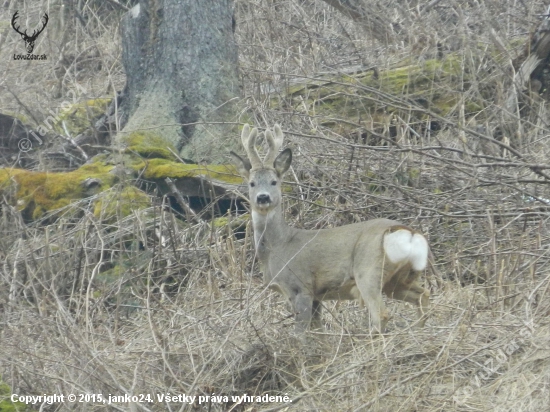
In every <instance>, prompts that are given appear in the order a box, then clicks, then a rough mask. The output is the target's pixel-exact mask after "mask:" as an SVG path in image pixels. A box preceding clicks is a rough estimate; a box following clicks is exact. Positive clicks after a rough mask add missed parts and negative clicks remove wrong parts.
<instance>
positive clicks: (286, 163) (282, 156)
mask: <svg viewBox="0 0 550 412" xmlns="http://www.w3.org/2000/svg"><path fill="white" fill-rule="evenodd" d="M290 163H292V150H290V149H288V148H287V149H285V150H283V151H282V152H281V153H279V155H278V156H277V157H276V158H275V161H274V162H273V167H274V168H275V171H276V172H277V174H278V175H279V176H282V175H284V174H285V173H286V171H287V170H288V168H289V167H290Z"/></svg>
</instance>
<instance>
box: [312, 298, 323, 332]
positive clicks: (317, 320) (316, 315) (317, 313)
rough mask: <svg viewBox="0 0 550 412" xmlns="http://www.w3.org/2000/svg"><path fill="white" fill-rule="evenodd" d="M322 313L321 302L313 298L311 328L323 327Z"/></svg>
mask: <svg viewBox="0 0 550 412" xmlns="http://www.w3.org/2000/svg"><path fill="white" fill-rule="evenodd" d="M322 313H323V304H322V303H321V302H320V301H318V300H314V301H313V307H312V318H311V329H313V330H316V329H323V322H322V320H321V315H322Z"/></svg>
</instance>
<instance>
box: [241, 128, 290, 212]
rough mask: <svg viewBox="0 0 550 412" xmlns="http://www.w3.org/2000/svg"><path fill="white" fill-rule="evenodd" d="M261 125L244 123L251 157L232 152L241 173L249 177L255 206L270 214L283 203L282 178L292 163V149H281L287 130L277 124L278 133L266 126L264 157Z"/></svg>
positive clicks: (253, 208)
mask: <svg viewBox="0 0 550 412" xmlns="http://www.w3.org/2000/svg"><path fill="white" fill-rule="evenodd" d="M257 137H258V129H256V128H254V129H252V130H250V127H249V126H248V125H245V126H244V127H243V131H242V134H241V140H242V143H243V146H244V148H245V150H246V154H247V155H248V160H247V159H243V158H242V157H241V156H239V155H238V154H236V153H234V152H231V155H232V156H233V158H234V160H235V164H236V166H237V169H238V171H239V173H240V174H241V175H242V176H243V177H244V178H245V179H246V180H247V181H248V190H249V196H250V204H251V206H252V210H254V211H255V212H257V213H260V214H262V215H266V214H268V213H269V212H270V211H271V210H273V209H275V208H276V207H278V206H279V205H280V204H281V179H282V177H283V175H284V174H285V172H286V171H287V170H288V168H289V167H290V163H291V162H292V152H291V150H290V149H285V150H283V151H282V152H281V153H279V149H280V148H281V146H282V144H283V132H282V130H281V128H280V127H279V125H275V128H274V134H273V133H272V132H271V130H266V132H265V139H266V141H267V144H268V147H269V149H268V151H267V154H266V156H265V158H264V160H263V161H262V160H261V159H260V155H259V154H258V151H257V150H256V138H257Z"/></svg>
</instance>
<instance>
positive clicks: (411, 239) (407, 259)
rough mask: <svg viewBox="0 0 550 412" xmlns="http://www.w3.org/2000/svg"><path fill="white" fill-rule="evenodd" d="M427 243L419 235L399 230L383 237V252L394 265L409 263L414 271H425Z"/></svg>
mask: <svg viewBox="0 0 550 412" xmlns="http://www.w3.org/2000/svg"><path fill="white" fill-rule="evenodd" d="M428 250H429V248H428V241H427V240H426V238H425V237H424V236H422V235H421V234H419V233H415V234H413V233H411V231H409V230H407V229H399V230H397V231H395V232H392V233H387V234H386V235H385V236H384V251H385V252H386V256H387V257H388V259H389V260H390V261H391V262H392V263H395V264H399V263H410V264H411V266H412V268H413V269H414V270H416V271H421V270H424V269H426V265H427V264H428Z"/></svg>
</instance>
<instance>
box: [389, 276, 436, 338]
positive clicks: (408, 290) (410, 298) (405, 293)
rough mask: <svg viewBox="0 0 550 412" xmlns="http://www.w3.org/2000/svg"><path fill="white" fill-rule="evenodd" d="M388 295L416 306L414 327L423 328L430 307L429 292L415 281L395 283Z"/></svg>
mask: <svg viewBox="0 0 550 412" xmlns="http://www.w3.org/2000/svg"><path fill="white" fill-rule="evenodd" d="M388 296H390V297H392V298H394V299H398V300H402V301H405V302H409V303H412V304H413V305H416V306H417V307H418V322H417V323H416V325H415V327H416V328H423V327H424V324H425V323H426V319H427V317H428V309H429V307H430V292H429V291H428V290H427V289H424V288H423V287H422V286H420V285H418V284H417V283H416V282H414V283H410V284H403V283H401V284H397V285H396V286H395V289H394V290H393V292H392V293H391V295H390V294H388Z"/></svg>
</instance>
